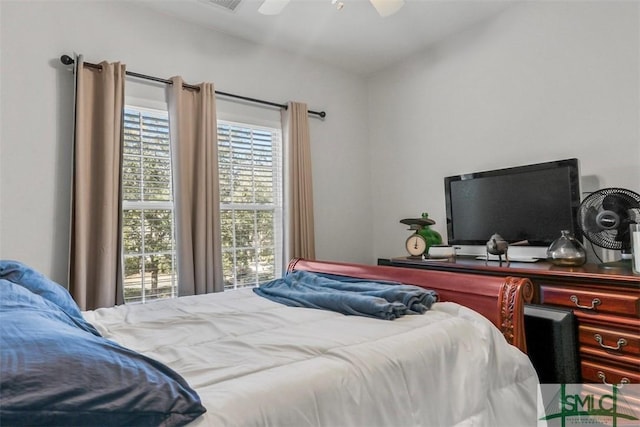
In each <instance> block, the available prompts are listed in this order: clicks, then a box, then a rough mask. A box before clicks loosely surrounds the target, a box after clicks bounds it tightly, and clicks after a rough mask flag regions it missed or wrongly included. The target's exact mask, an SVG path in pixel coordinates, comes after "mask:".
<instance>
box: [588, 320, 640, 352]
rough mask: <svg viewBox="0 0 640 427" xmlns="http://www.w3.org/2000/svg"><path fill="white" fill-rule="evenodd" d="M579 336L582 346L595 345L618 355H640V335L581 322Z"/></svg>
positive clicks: (598, 348) (599, 348)
mask: <svg viewBox="0 0 640 427" xmlns="http://www.w3.org/2000/svg"><path fill="white" fill-rule="evenodd" d="M578 337H579V341H580V344H581V345H582V346H587V347H593V348H595V349H597V350H601V351H604V352H606V353H607V354H609V355H611V356H612V357H614V358H615V357H616V356H640V336H639V335H638V333H635V334H634V333H631V332H625V331H621V330H618V329H612V328H606V327H601V326H597V327H596V326H590V325H585V324H583V323H580V326H579V327H578Z"/></svg>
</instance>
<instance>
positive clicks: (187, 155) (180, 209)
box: [168, 77, 224, 296]
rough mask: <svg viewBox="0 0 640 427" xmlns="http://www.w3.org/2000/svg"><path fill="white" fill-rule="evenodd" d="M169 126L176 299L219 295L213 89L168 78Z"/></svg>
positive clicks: (221, 286)
mask: <svg viewBox="0 0 640 427" xmlns="http://www.w3.org/2000/svg"><path fill="white" fill-rule="evenodd" d="M171 80H172V82H173V84H172V85H171V86H170V87H169V93H168V100H169V124H170V126H169V127H170V129H171V159H172V169H173V193H174V205H175V218H176V245H177V253H178V295H180V296H182V295H195V294H204V293H209V292H219V291H222V290H224V283H223V281H222V255H221V235H220V193H219V185H218V136H217V135H218V131H217V123H216V106H215V92H214V88H213V84H211V83H201V84H200V85H198V87H199V89H200V90H194V89H189V88H184V87H183V81H182V78H181V77H173V78H172V79H171Z"/></svg>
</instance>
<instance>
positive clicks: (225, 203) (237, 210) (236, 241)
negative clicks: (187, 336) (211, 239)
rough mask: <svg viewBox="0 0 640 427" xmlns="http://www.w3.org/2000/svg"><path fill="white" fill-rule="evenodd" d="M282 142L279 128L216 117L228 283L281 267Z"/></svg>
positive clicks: (262, 277) (257, 279)
mask: <svg viewBox="0 0 640 427" xmlns="http://www.w3.org/2000/svg"><path fill="white" fill-rule="evenodd" d="M281 148H282V142H281V136H280V130H279V129H273V128H263V127H258V126H249V125H246V124H240V123H232V122H223V121H218V165H219V171H220V217H221V228H222V265H223V272H224V283H225V289H236V288H240V287H246V286H256V285H258V284H259V283H261V282H264V281H267V280H272V279H274V278H276V277H279V276H280V275H281V273H282V267H281V266H282V167H281V166H282V150H281Z"/></svg>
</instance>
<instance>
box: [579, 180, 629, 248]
mask: <svg viewBox="0 0 640 427" xmlns="http://www.w3.org/2000/svg"><path fill="white" fill-rule="evenodd" d="M633 223H640V195H639V194H638V193H635V192H633V191H631V190H627V189H624V188H604V189H601V190H598V191H594V192H593V193H591V194H589V195H588V196H587V197H585V198H584V200H583V201H582V203H581V204H580V207H579V208H578V226H579V228H580V231H581V232H582V234H583V235H584V236H585V237H586V238H587V240H589V241H590V242H591V243H593V244H595V245H597V246H600V247H602V248H605V249H615V250H628V249H629V248H630V246H631V243H630V234H629V224H633Z"/></svg>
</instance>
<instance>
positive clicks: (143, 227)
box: [122, 107, 177, 303]
mask: <svg viewBox="0 0 640 427" xmlns="http://www.w3.org/2000/svg"><path fill="white" fill-rule="evenodd" d="M122 209H123V225H122V241H123V258H124V300H125V302H128V303H131V302H146V301H148V300H153V299H158V298H168V297H174V296H176V291H177V272H176V250H175V239H174V220H173V192H172V188H171V155H170V151H169V119H168V116H167V112H166V111H158V110H150V109H141V108H129V107H127V108H126V109H125V112H124V153H123V164H122Z"/></svg>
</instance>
